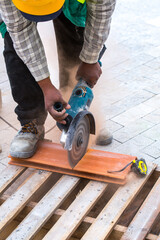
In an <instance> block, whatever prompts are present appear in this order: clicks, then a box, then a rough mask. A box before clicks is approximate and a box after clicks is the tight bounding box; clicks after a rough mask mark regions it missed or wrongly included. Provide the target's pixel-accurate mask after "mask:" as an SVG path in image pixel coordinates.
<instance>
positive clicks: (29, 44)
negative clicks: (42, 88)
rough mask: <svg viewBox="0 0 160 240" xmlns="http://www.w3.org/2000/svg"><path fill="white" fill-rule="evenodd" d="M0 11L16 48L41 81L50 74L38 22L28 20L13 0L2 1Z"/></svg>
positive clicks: (36, 77) (35, 76)
mask: <svg viewBox="0 0 160 240" xmlns="http://www.w3.org/2000/svg"><path fill="white" fill-rule="evenodd" d="M0 13H1V15H2V18H3V20H4V22H5V23H6V25H7V29H8V31H9V33H10V36H11V38H12V41H13V44H14V48H15V50H16V52H17V54H18V55H19V57H20V58H21V59H22V60H23V62H24V63H25V64H26V65H27V67H28V68H29V70H30V72H31V73H32V75H33V76H34V78H35V79H36V80H37V81H39V80H42V79H45V78H47V77H48V76H49V71H48V67H47V61H46V56H45V52H44V48H43V45H42V42H41V39H40V37H39V34H38V31H37V27H36V24H35V23H33V22H30V21H28V20H26V19H25V18H24V17H23V16H22V15H21V13H20V12H19V10H17V9H16V7H15V6H14V5H13V3H12V1H11V0H1V1H0Z"/></svg>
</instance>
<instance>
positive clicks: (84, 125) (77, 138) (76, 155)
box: [68, 116, 90, 168]
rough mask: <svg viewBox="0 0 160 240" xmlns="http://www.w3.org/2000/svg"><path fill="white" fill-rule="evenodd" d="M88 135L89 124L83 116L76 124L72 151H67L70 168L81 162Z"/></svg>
mask: <svg viewBox="0 0 160 240" xmlns="http://www.w3.org/2000/svg"><path fill="white" fill-rule="evenodd" d="M89 135H90V123H89V119H88V117H87V116H84V117H83V118H82V119H81V120H80V121H79V122H78V124H77V126H76V129H75V132H74V137H73V142H72V149H71V150H68V161H69V164H70V166H71V167H72V168H74V167H75V165H76V164H77V163H78V162H79V161H80V160H81V158H82V157H83V156H84V154H85V153H86V150H87V146H88V141H89Z"/></svg>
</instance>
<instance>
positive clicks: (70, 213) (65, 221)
mask: <svg viewBox="0 0 160 240" xmlns="http://www.w3.org/2000/svg"><path fill="white" fill-rule="evenodd" d="M106 187H107V184H106V183H101V182H94V181H90V182H89V183H88V184H87V186H86V187H85V188H84V189H83V191H82V192H81V193H80V194H79V195H78V196H77V198H76V199H75V200H74V201H73V203H72V204H71V205H70V207H69V208H68V209H67V210H66V212H65V213H64V214H63V215H62V217H61V218H60V219H59V220H58V221H57V222H56V224H55V225H54V226H53V227H52V228H51V230H50V231H49V232H48V233H47V234H46V236H45V237H44V238H43V240H53V239H54V240H66V239H68V238H69V237H70V236H71V235H72V233H73V231H74V230H75V229H76V228H77V227H78V226H79V224H80V223H81V222H82V220H83V218H84V217H85V216H86V215H87V213H88V212H89V211H90V209H91V208H92V207H93V206H94V204H95V203H96V202H97V200H98V199H99V198H100V196H101V195H102V194H103V192H104V190H105V189H106Z"/></svg>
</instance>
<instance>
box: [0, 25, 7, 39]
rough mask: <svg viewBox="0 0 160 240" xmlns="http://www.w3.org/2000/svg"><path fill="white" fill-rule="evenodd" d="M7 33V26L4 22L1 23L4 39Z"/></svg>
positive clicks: (0, 31)
mask: <svg viewBox="0 0 160 240" xmlns="http://www.w3.org/2000/svg"><path fill="white" fill-rule="evenodd" d="M6 32H7V28H6V24H5V23H4V22H2V23H0V33H1V35H2V38H4V36H5V34H6Z"/></svg>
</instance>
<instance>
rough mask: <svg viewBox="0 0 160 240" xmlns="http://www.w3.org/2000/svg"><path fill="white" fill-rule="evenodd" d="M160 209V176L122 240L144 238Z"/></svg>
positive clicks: (139, 239)
mask: <svg viewBox="0 0 160 240" xmlns="http://www.w3.org/2000/svg"><path fill="white" fill-rule="evenodd" d="M159 211H160V178H159V179H158V180H157V182H156V183H155V185H154V186H153V188H152V190H151V192H150V193H149V195H148V196H147V198H146V200H145V201H144V203H143V204H142V206H141V207H140V209H139V211H138V212H137V214H136V215H135V217H134V218H133V220H132V222H131V223H130V224H129V226H128V228H127V231H126V232H125V234H124V235H123V236H122V238H121V240H142V239H144V238H145V236H146V235H147V233H148V232H149V230H150V228H151V226H152V224H153V222H154V220H155V219H156V217H157V215H158V214H159Z"/></svg>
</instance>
